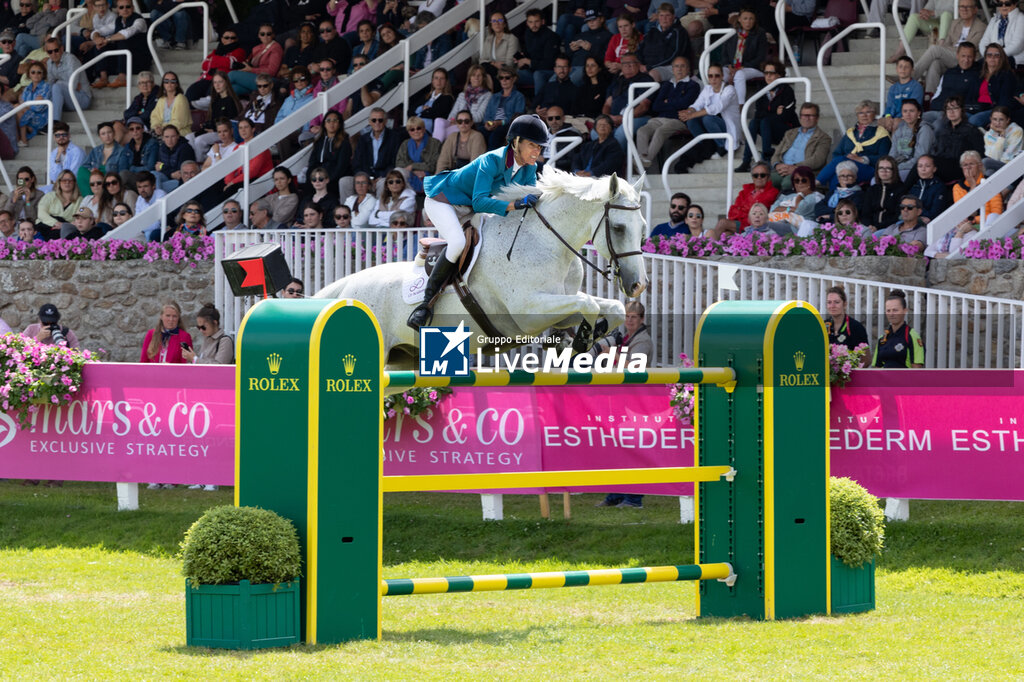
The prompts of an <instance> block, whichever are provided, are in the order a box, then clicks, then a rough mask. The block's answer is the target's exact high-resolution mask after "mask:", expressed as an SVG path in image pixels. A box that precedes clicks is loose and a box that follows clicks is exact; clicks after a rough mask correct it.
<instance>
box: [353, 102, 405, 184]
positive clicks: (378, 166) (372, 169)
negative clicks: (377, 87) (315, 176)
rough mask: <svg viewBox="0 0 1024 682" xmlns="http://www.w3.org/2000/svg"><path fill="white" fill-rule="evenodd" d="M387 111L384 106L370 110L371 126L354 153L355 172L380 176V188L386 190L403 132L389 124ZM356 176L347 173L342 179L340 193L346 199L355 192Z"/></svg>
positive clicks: (360, 137) (378, 177)
mask: <svg viewBox="0 0 1024 682" xmlns="http://www.w3.org/2000/svg"><path fill="white" fill-rule="evenodd" d="M387 120H388V119H387V112H386V111H384V110H383V109H381V108H380V107H374V108H373V110H372V111H370V130H369V132H364V133H363V134H362V135H360V136H359V142H358V143H356V148H355V152H354V153H353V154H352V171H353V173H366V174H367V175H369V176H370V177H371V178H374V179H375V180H376V190H378V191H379V190H382V189H383V187H381V185H383V179H384V176H385V175H386V174H387V172H388V171H389V170H391V169H392V168H394V167H395V160H396V158H397V156H398V147H399V145H400V144H401V138H400V136H399V133H396V132H395V131H394V130H391V129H390V128H388V127H387ZM352 191H353V176H349V177H343V178H342V179H341V180H340V181H339V182H338V196H339V197H340V198H341V199H342V200H345V199H347V198H348V197H349V196H351V195H352Z"/></svg>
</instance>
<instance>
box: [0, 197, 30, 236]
mask: <svg viewBox="0 0 1024 682" xmlns="http://www.w3.org/2000/svg"><path fill="white" fill-rule="evenodd" d="M6 200H7V197H3V198H2V199H0V203H3V202H6ZM34 224H35V222H34V221H33V225H34ZM13 236H16V226H15V224H14V216H13V215H11V212H10V211H9V210H8V209H6V208H3V209H0V241H2V240H5V239H8V238H9V237H13Z"/></svg>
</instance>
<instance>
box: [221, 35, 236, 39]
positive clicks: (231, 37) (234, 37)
mask: <svg viewBox="0 0 1024 682" xmlns="http://www.w3.org/2000/svg"><path fill="white" fill-rule="evenodd" d="M220 39H221V40H238V36H231V35H222V36H221V37H220Z"/></svg>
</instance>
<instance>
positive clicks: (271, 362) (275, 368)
mask: <svg viewBox="0 0 1024 682" xmlns="http://www.w3.org/2000/svg"><path fill="white" fill-rule="evenodd" d="M267 366H269V367H270V373H271V374H273V375H274V376H277V373H278V372H280V371H281V356H280V355H279V354H278V353H271V354H270V355H268V356H267Z"/></svg>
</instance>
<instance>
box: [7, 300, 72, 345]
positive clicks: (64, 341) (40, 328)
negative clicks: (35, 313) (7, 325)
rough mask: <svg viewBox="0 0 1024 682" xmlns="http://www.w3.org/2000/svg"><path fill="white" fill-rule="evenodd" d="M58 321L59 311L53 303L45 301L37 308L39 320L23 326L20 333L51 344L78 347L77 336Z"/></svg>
mask: <svg viewBox="0 0 1024 682" xmlns="http://www.w3.org/2000/svg"><path fill="white" fill-rule="evenodd" d="M59 323H60V311H59V310H57V306H55V305H54V304H52V303H47V304H46V305H44V306H43V307H42V308H40V309H39V322H33V323H32V324H30V325H29V326H27V327H25V331H23V332H22V333H21V334H22V336H28V337H30V338H33V339H35V340H36V341H38V342H39V343H45V344H47V345H51V346H67V347H68V348H78V337H77V336H75V333H74V332H73V331H71V330H70V329H69V328H68V327H67V326H62V325H61V324H59Z"/></svg>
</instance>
